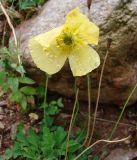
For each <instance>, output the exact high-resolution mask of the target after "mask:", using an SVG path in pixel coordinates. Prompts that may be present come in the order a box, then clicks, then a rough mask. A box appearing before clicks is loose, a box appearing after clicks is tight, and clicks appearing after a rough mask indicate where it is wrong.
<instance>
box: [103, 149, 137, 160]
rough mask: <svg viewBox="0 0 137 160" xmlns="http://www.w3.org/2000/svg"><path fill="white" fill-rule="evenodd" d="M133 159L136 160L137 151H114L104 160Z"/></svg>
mask: <svg viewBox="0 0 137 160" xmlns="http://www.w3.org/2000/svg"><path fill="white" fill-rule="evenodd" d="M134 158H137V150H131V151H128V150H124V149H115V150H113V151H112V152H111V153H110V155H109V156H108V157H106V158H105V160H133V159H134Z"/></svg>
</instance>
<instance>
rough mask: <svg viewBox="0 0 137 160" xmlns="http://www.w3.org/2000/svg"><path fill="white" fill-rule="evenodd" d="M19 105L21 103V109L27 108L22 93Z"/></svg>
mask: <svg viewBox="0 0 137 160" xmlns="http://www.w3.org/2000/svg"><path fill="white" fill-rule="evenodd" d="M20 105H21V107H22V109H23V110H26V108H27V98H26V97H25V96H24V95H23V96H22V99H21V101H20Z"/></svg>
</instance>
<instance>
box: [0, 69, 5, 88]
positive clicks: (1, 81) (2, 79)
mask: <svg viewBox="0 0 137 160" xmlns="http://www.w3.org/2000/svg"><path fill="white" fill-rule="evenodd" d="M5 79H6V72H5V71H1V72H0V86H2V85H3V84H4V83H6V82H5Z"/></svg>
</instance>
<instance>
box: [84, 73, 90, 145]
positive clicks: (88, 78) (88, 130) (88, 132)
mask: <svg viewBox="0 0 137 160" xmlns="http://www.w3.org/2000/svg"><path fill="white" fill-rule="evenodd" d="M87 85H88V127H87V135H86V138H85V141H84V142H83V145H85V144H86V143H87V140H88V138H89V134H90V126H91V81H90V75H89V74H88V75H87Z"/></svg>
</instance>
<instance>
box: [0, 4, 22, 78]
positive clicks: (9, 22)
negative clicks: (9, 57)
mask: <svg viewBox="0 0 137 160" xmlns="http://www.w3.org/2000/svg"><path fill="white" fill-rule="evenodd" d="M0 7H1V9H2V12H3V13H4V15H5V17H6V19H7V22H8V24H9V26H10V28H11V30H12V33H13V37H14V41H15V47H16V50H17V54H18V56H17V58H18V63H19V65H20V66H21V64H22V62H21V58H20V54H19V52H18V41H17V36H16V32H15V29H14V27H13V25H12V23H11V20H10V17H9V15H8V14H7V12H6V9H5V8H4V6H3V5H2V2H1V1H0ZM23 75H24V73H21V76H22V77H23Z"/></svg>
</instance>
